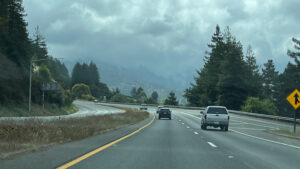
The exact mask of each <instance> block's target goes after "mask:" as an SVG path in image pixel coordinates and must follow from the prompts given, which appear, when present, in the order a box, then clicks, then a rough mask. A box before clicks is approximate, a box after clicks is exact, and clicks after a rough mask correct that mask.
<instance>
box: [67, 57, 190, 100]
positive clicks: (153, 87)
mask: <svg viewBox="0 0 300 169" xmlns="http://www.w3.org/2000/svg"><path fill="white" fill-rule="evenodd" d="M86 63H89V62H86ZM95 63H96V65H97V67H98V69H99V72H100V81H101V82H104V83H106V84H107V85H108V87H109V88H110V89H116V88H119V89H120V90H121V93H122V94H125V95H130V91H131V89H132V88H133V87H137V88H138V87H140V86H141V87H142V88H143V89H144V90H145V92H146V94H147V96H150V95H151V93H152V92H153V91H157V92H158V94H159V101H161V100H162V99H164V98H166V97H167V96H168V94H169V92H170V91H174V92H175V94H176V97H177V99H178V100H179V103H181V104H186V99H185V98H183V96H182V95H183V91H184V90H185V88H187V87H188V84H189V82H190V81H187V80H184V79H180V78H178V79H176V78H170V77H164V76H161V75H157V74H155V73H153V72H152V71H150V70H148V69H147V68H144V67H141V66H140V67H132V68H129V67H121V66H117V65H113V64H109V63H105V62H99V61H97V62H95ZM65 64H66V66H67V68H68V70H69V72H70V74H71V73H72V69H73V66H74V64H75V63H72V62H66V63H65Z"/></svg>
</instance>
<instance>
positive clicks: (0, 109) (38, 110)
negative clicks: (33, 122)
mask: <svg viewBox="0 0 300 169" xmlns="http://www.w3.org/2000/svg"><path fill="white" fill-rule="evenodd" d="M31 108H32V110H31V112H28V104H21V105H18V106H16V105H15V104H12V105H6V106H0V117H26V116H56V115H67V114H72V113H75V112H77V111H78V108H77V107H76V106H75V105H74V104H71V105H69V106H63V107H59V106H57V105H56V104H49V103H47V104H45V108H43V107H42V106H41V105H38V104H32V107H31Z"/></svg>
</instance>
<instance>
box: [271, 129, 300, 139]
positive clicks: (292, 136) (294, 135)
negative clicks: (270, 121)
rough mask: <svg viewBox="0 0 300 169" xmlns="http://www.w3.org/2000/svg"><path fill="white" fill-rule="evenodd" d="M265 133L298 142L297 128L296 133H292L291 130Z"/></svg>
mask: <svg viewBox="0 0 300 169" xmlns="http://www.w3.org/2000/svg"><path fill="white" fill-rule="evenodd" d="M266 132H268V133H271V134H275V135H280V136H284V137H289V138H294V139H299V140H300V129H299V128H298V130H296V133H294V132H293V131H292V130H288V129H279V130H267V131H266Z"/></svg>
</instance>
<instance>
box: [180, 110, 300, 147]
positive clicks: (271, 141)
mask: <svg viewBox="0 0 300 169" xmlns="http://www.w3.org/2000/svg"><path fill="white" fill-rule="evenodd" d="M182 113H183V112H182ZM183 114H186V115H189V116H192V117H194V118H198V119H201V118H199V117H197V116H193V115H190V114H187V113H183ZM229 130H230V131H233V132H235V133H238V134H241V135H244V136H248V137H251V138H256V139H258V140H263V141H267V142H270V143H275V144H280V145H284V146H288V147H292V148H297V149H300V147H298V146H295V145H291V144H286V143H281V142H278V141H273V140H269V139H264V138H261V137H256V136H252V135H249V134H246V133H243V132H239V131H236V130H232V129H229Z"/></svg>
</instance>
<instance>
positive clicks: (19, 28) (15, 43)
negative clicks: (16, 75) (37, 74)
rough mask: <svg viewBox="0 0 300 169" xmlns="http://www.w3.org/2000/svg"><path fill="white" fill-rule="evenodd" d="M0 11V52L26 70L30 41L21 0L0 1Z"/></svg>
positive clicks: (29, 55) (29, 53)
mask: <svg viewBox="0 0 300 169" xmlns="http://www.w3.org/2000/svg"><path fill="white" fill-rule="evenodd" d="M0 9H1V10H0V39H1V40H0V52H1V53H3V54H4V55H6V56H7V57H8V58H9V59H10V60H12V61H13V62H15V63H16V64H18V66H20V67H23V68H26V69H27V70H28V68H29V66H28V65H29V61H30V57H31V50H30V49H31V41H30V39H29V37H28V32H27V29H26V27H27V23H26V22H25V20H24V16H25V15H26V14H25V12H24V8H23V6H22V0H1V1H0Z"/></svg>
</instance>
